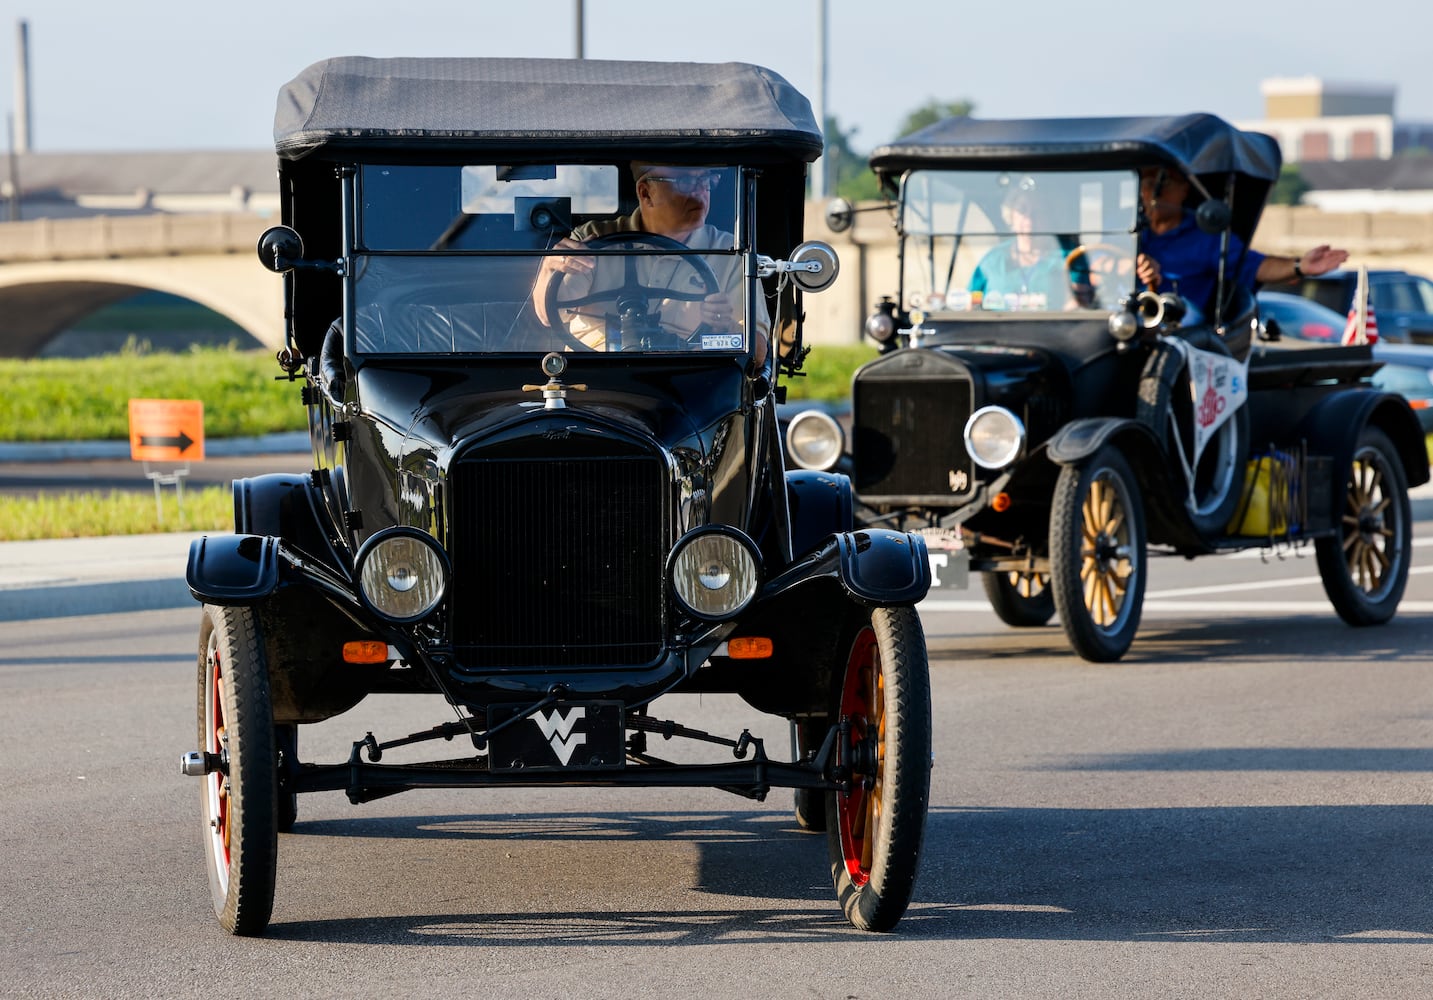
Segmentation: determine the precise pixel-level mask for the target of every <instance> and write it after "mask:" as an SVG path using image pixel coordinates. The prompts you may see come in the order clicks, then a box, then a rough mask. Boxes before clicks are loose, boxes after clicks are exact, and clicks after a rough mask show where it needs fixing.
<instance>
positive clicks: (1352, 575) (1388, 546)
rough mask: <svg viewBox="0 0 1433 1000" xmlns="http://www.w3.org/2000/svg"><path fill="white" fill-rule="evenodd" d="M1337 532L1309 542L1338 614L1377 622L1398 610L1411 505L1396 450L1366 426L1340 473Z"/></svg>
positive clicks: (1408, 556) (1408, 553)
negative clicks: (1342, 487)
mask: <svg viewBox="0 0 1433 1000" xmlns="http://www.w3.org/2000/svg"><path fill="white" fill-rule="evenodd" d="M1344 483H1345V485H1344V496H1343V503H1342V505H1341V507H1340V508H1339V510H1338V511H1337V513H1338V516H1339V529H1338V533H1337V534H1336V535H1335V536H1334V537H1332V538H1320V539H1317V540H1316V541H1315V542H1314V553H1315V555H1316V556H1317V558H1318V564H1319V577H1320V578H1321V579H1322V580H1323V585H1324V593H1325V594H1327V595H1328V598H1329V601H1330V602H1332V604H1333V607H1334V610H1335V611H1337V612H1338V616H1339V617H1340V618H1342V619H1343V620H1344V621H1346V622H1348V624H1350V625H1354V626H1361V625H1382V624H1383V623H1384V622H1386V621H1388V620H1389V619H1390V618H1392V617H1393V615H1394V614H1395V613H1396V612H1397V611H1398V603H1399V602H1400V601H1401V600H1403V589H1404V587H1405V586H1406V585H1407V583H1408V567H1409V563H1410V562H1411V561H1412V553H1413V538H1412V525H1413V515H1412V506H1411V504H1410V503H1409V500H1408V477H1407V475H1406V473H1405V472H1404V471H1403V463H1402V461H1400V460H1399V457H1398V450H1397V449H1396V448H1394V447H1393V442H1392V441H1390V440H1389V439H1388V435H1387V434H1385V433H1383V431H1381V430H1379V429H1378V428H1377V427H1365V428H1364V429H1363V432H1362V433H1361V434H1360V435H1359V438H1358V447H1357V448H1356V449H1355V450H1354V455H1353V461H1352V462H1351V463H1350V466H1349V468H1348V470H1347V472H1346V473H1345V477H1344Z"/></svg>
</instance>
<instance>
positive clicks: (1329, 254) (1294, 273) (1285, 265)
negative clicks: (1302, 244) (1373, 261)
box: [1255, 244, 1348, 285]
mask: <svg viewBox="0 0 1433 1000" xmlns="http://www.w3.org/2000/svg"><path fill="white" fill-rule="evenodd" d="M1346 260H1348V251H1347V250H1335V249H1333V248H1332V247H1330V246H1329V245H1328V244H1324V245H1323V246H1317V247H1314V248H1313V249H1312V250H1307V251H1305V252H1304V254H1303V255H1302V256H1300V257H1265V258H1264V259H1263V260H1262V261H1260V263H1259V270H1258V272H1256V274H1255V278H1256V280H1257V281H1258V282H1259V283H1260V284H1262V285H1283V284H1287V283H1289V282H1291V281H1298V280H1299V279H1301V278H1304V277H1306V276H1312V275H1316V274H1326V273H1328V272H1329V271H1332V270H1333V269H1334V268H1336V267H1338V266H1339V265H1341V264H1342V263H1343V262H1344V261H1346Z"/></svg>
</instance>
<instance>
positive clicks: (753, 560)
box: [666, 524, 763, 622]
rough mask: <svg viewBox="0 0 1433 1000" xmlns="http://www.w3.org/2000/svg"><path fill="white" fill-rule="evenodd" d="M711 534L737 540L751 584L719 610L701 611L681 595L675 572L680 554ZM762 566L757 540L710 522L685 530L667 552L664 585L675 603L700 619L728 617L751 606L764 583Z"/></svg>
mask: <svg viewBox="0 0 1433 1000" xmlns="http://www.w3.org/2000/svg"><path fill="white" fill-rule="evenodd" d="M712 537H718V538H723V539H728V540H730V541H733V542H735V543H736V550H737V551H739V552H741V553H743V554H744V556H745V558H746V562H747V565H746V568H747V569H748V576H749V579H750V584H751V585H750V591H749V593H747V594H746V595H745V596H744V597H742V598H741V599H740V601H738V602H736V603H733V604H732V605H731V606H730V607H728V608H726V609H725V610H723V611H719V612H711V611H703V610H701V609H699V608H696V607H693V606H692V603H691V602H689V601H688V600H687V599H686V598H685V597H683V596H682V588H681V587H680V586H678V583H677V574H678V573H679V572H681V571H682V567H681V561H682V556H683V555H684V554H685V553H687V552H689V551H691V547H692V546H693V545H694V544H696V543H698V542H700V541H702V540H704V539H707V538H712ZM761 569H762V566H761V553H760V551H759V550H758V549H757V547H756V543H755V542H753V541H752V540H751V539H750V538H748V537H747V536H746V534H745V533H744V532H742V531H740V530H738V529H737V528H733V527H732V526H731V525H729V524H709V525H705V526H703V527H700V528H694V529H693V530H691V531H689V532H687V533H686V534H685V535H683V536H682V537H681V538H679V539H677V544H676V545H674V546H672V551H671V552H670V553H669V554H668V556H667V566H666V577H667V586H668V587H669V588H670V589H671V592H672V598H673V600H675V601H676V602H677V606H678V607H679V608H680V609H681V610H682V612H683V613H684V614H686V615H689V616H691V617H692V618H695V619H697V620H698V621H703V622H724V621H730V620H732V619H733V618H736V617H738V616H739V615H741V614H742V613H743V612H744V611H746V609H747V608H749V607H751V604H752V602H753V601H755V600H756V595H757V594H758V593H760V592H761V585H762V583H763V579H762V572H761Z"/></svg>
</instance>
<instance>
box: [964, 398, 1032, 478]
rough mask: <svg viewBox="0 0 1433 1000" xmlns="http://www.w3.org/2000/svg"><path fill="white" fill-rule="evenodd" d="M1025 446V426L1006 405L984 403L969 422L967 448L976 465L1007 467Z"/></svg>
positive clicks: (996, 467)
mask: <svg viewBox="0 0 1433 1000" xmlns="http://www.w3.org/2000/svg"><path fill="white" fill-rule="evenodd" d="M1024 445H1025V425H1024V424H1022V423H1021V422H1020V418H1019V417H1017V416H1015V414H1013V413H1011V412H1010V411H1009V410H1007V409H1005V407H1003V406H984V407H981V408H980V409H978V410H976V411H975V412H974V413H972V414H971V415H970V419H969V420H967V421H966V422H965V450H966V452H967V453H969V455H970V457H971V459H972V460H973V461H974V462H975V464H976V465H979V466H982V467H984V468H987V469H1003V468H1005V467H1006V466H1007V465H1009V464H1010V463H1011V462H1013V461H1015V458H1016V456H1017V455H1019V454H1020V449H1021V448H1022V447H1024Z"/></svg>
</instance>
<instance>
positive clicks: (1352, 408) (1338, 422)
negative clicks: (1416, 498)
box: [1295, 389, 1428, 510]
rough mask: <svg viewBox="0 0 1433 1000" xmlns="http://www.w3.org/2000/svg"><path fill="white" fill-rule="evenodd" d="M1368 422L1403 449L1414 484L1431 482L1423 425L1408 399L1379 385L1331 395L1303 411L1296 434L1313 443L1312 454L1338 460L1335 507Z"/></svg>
mask: <svg viewBox="0 0 1433 1000" xmlns="http://www.w3.org/2000/svg"><path fill="white" fill-rule="evenodd" d="M1368 424H1372V425H1373V426H1375V427H1377V428H1378V429H1379V430H1381V431H1383V432H1384V433H1385V434H1387V435H1388V438H1389V440H1390V441H1392V442H1393V446H1394V447H1395V448H1397V449H1398V457H1399V459H1400V460H1401V461H1402V462H1403V471H1404V475H1406V476H1407V477H1408V486H1409V487H1410V488H1412V487H1414V486H1422V485H1423V484H1424V483H1426V482H1428V450H1427V445H1426V444H1425V442H1424V438H1423V428H1422V426H1421V425H1420V424H1419V423H1418V416H1417V415H1416V414H1415V413H1414V412H1413V408H1412V407H1411V406H1409V405H1408V400H1406V399H1404V398H1403V397H1402V396H1399V395H1397V394H1396V393H1391V392H1382V391H1380V390H1377V389H1350V390H1347V391H1344V392H1334V393H1330V394H1329V395H1327V396H1324V397H1323V398H1322V399H1320V400H1319V401H1318V402H1317V403H1315V404H1314V405H1313V406H1312V407H1310V409H1309V411H1308V412H1307V413H1305V414H1304V416H1303V419H1302V420H1300V421H1299V424H1298V427H1297V429H1296V431H1295V434H1296V437H1297V438H1300V439H1303V440H1306V441H1308V443H1309V450H1310V451H1311V452H1313V453H1315V454H1324V455H1329V456H1330V457H1332V459H1333V463H1334V465H1333V468H1334V474H1333V475H1332V476H1331V480H1332V482H1331V483H1330V485H1331V487H1332V488H1333V496H1332V498H1331V502H1332V503H1333V504H1334V505H1335V506H1333V507H1332V508H1331V509H1332V510H1339V509H1340V508H1341V505H1342V503H1343V494H1344V486H1345V484H1344V482H1343V475H1342V470H1344V469H1346V468H1348V466H1349V463H1350V462H1352V461H1353V453H1354V449H1356V448H1357V447H1358V436H1359V435H1360V434H1361V433H1362V432H1363V428H1364V427H1365V426H1366V425H1368Z"/></svg>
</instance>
